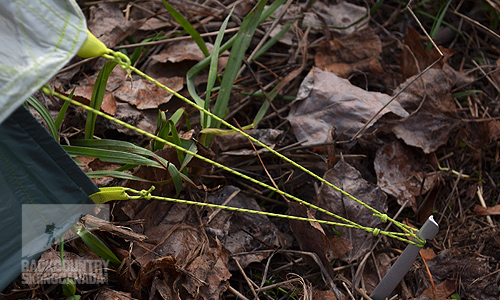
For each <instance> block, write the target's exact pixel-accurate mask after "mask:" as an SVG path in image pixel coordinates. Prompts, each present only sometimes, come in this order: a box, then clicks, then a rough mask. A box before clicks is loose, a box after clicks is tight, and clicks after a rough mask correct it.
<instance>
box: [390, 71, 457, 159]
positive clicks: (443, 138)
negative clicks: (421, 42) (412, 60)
mask: <svg viewBox="0 0 500 300" xmlns="http://www.w3.org/2000/svg"><path fill="white" fill-rule="evenodd" d="M412 79H413V77H412V78H408V80H406V81H405V82H403V83H402V84H401V85H400V87H399V88H398V89H397V90H396V91H394V94H396V93H398V92H399V89H402V88H404V87H405V86H406V85H407V84H408V83H409V82H410V81H411V80H412ZM396 101H397V102H399V103H400V104H401V106H402V107H404V109H406V111H408V112H410V114H412V115H410V116H409V117H408V118H406V119H404V120H403V121H400V122H399V123H398V124H396V125H395V126H394V127H393V128H392V131H393V132H394V133H395V134H396V136H397V137H398V138H400V139H402V140H404V142H405V143H406V144H407V145H410V146H414V147H419V148H421V149H422V150H424V152H425V153H426V154H428V153H431V152H434V151H436V150H437V149H438V148H439V147H440V146H442V145H444V144H445V143H446V142H447V141H448V138H449V137H450V134H451V132H452V131H453V130H454V129H455V128H457V126H458V125H459V124H460V121H459V118H458V113H457V109H456V107H455V102H454V100H453V93H452V92H451V83H450V81H449V80H448V76H447V75H446V73H445V72H444V71H443V70H435V69H431V70H429V71H427V72H426V73H424V74H423V75H422V76H421V77H420V79H419V80H417V81H415V82H414V83H413V84H412V85H410V86H409V87H408V88H407V89H406V90H405V91H404V92H402V93H401V94H400V95H399V97H398V98H396Z"/></svg>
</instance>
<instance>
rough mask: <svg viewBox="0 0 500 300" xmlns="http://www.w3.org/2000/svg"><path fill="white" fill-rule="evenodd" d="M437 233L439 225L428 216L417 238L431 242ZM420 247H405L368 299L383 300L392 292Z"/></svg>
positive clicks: (410, 245) (411, 245)
mask: <svg viewBox="0 0 500 300" xmlns="http://www.w3.org/2000/svg"><path fill="white" fill-rule="evenodd" d="M438 231H439V225H438V224H437V223H436V221H434V218H433V216H430V217H429V219H427V221H425V223H424V225H422V227H421V228H420V230H419V231H418V233H417V236H418V237H419V238H420V239H422V240H432V239H433V238H434V237H435V236H436V234H437V233H438ZM420 249H422V248H421V247H419V246H417V245H413V244H409V245H408V246H406V249H405V250H404V251H403V253H402V254H401V256H399V258H398V260H397V261H396V263H395V264H394V265H393V266H392V268H391V269H390V270H389V272H387V274H386V275H385V276H384V278H382V281H380V283H379V284H378V285H377V287H376V288H375V290H374V291H373V293H372V294H371V295H370V297H371V298H372V299H373V300H384V299H385V298H387V297H389V295H390V294H391V293H392V291H394V289H395V288H396V286H397V285H398V284H399V282H400V281H401V280H402V279H403V277H404V276H405V275H406V273H407V272H408V271H409V270H410V268H411V266H412V265H413V262H414V261H415V259H416V258H417V255H418V252H419V251H420Z"/></svg>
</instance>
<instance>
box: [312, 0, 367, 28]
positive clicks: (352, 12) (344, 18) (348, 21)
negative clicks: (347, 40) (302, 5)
mask: <svg viewBox="0 0 500 300" xmlns="http://www.w3.org/2000/svg"><path fill="white" fill-rule="evenodd" d="M312 9H313V10H314V12H307V13H305V16H304V21H303V25H304V26H313V28H314V27H316V28H322V27H323V26H325V24H326V25H327V26H328V27H330V28H331V30H332V31H335V32H338V33H340V34H342V35H346V34H350V33H353V32H355V31H358V30H361V29H363V28H366V27H367V26H368V22H369V18H365V19H363V20H361V21H360V22H359V23H357V24H355V25H353V23H355V22H356V21H358V20H360V19H361V18H363V17H365V16H366V15H367V14H368V11H367V9H366V7H363V6H358V5H355V4H352V3H349V2H346V1H344V2H339V3H335V4H334V3H328V4H325V3H323V2H320V1H316V2H315V3H314V5H313V7H312ZM351 25H352V26H351Z"/></svg>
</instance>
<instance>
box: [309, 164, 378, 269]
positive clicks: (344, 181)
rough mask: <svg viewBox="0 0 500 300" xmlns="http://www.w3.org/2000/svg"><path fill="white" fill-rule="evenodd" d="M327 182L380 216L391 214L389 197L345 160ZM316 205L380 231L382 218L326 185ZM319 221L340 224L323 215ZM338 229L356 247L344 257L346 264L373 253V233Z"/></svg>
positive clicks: (330, 171)
mask: <svg viewBox="0 0 500 300" xmlns="http://www.w3.org/2000/svg"><path fill="white" fill-rule="evenodd" d="M323 178H324V179H325V180H326V181H328V182H331V183H332V184H333V185H335V186H337V187H339V188H341V189H343V190H344V191H346V192H347V193H349V194H351V195H353V196H354V197H356V198H357V199H359V200H361V201H363V202H364V203H366V204H368V205H370V206H371V207H373V208H375V209H376V210H378V211H379V212H382V213H385V212H386V211H387V203H386V198H387V196H386V195H385V194H384V192H382V190H381V189H380V188H379V187H377V186H376V185H374V184H372V183H370V182H368V181H366V180H364V179H363V178H362V177H361V173H360V172H359V171H358V170H356V169H355V168H353V167H352V166H350V165H349V164H348V163H346V162H344V161H343V160H341V161H339V162H338V163H337V164H336V165H335V167H333V168H332V169H330V170H328V171H327V172H326V173H325V175H324V176H323ZM316 205H318V206H319V207H322V208H324V209H326V210H328V211H330V212H332V213H334V214H337V215H339V216H342V217H344V218H346V219H349V220H351V221H353V222H356V223H358V224H360V225H363V226H369V227H377V225H379V224H380V223H381V221H380V219H379V218H376V217H374V216H373V212H372V211H370V210H368V209H367V208H365V207H364V206H362V205H361V204H359V203H357V202H355V201H354V200H352V199H350V198H348V197H347V196H344V195H343V194H341V193H340V192H337V191H336V190H334V189H333V188H331V187H329V186H327V185H325V184H324V183H323V184H321V188H320V191H319V194H318V197H317V199H316ZM317 217H318V218H319V219H325V220H331V221H337V222H338V221H339V220H338V219H336V218H334V217H332V216H328V215H326V214H323V213H320V214H319V215H317ZM335 229H336V230H338V231H339V232H340V233H341V234H342V237H344V238H346V239H348V240H349V241H350V242H351V243H352V247H353V250H352V251H351V252H349V253H348V254H347V255H346V256H345V257H344V258H345V259H346V260H348V261H352V260H355V259H358V258H360V257H362V256H364V255H365V254H366V253H367V251H369V250H370V248H371V246H372V243H373V237H372V234H371V233H368V232H365V231H361V230H358V229H349V228H346V227H343V226H342V227H341V226H338V227H336V228H335Z"/></svg>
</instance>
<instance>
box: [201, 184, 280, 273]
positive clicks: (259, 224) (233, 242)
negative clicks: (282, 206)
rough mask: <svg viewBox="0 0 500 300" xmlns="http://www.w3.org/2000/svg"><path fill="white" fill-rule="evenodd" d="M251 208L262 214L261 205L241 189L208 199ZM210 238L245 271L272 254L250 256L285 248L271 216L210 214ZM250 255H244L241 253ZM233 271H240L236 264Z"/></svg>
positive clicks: (225, 190) (231, 266)
mask: <svg viewBox="0 0 500 300" xmlns="http://www.w3.org/2000/svg"><path fill="white" fill-rule="evenodd" d="M230 197H231V199H230V201H229V202H228V203H227V204H226V205H228V206H233V207H239V208H247V209H253V210H258V211H260V210H261V208H260V206H259V205H258V203H257V201H256V200H255V199H254V198H252V197H249V196H247V195H245V194H243V193H240V189H239V188H237V187H235V186H232V185H227V186H225V187H223V188H221V189H220V190H218V191H217V192H215V193H212V194H210V195H209V196H208V199H207V201H208V202H210V203H214V204H219V205H221V204H224V203H225V202H226V200H228V199H229V198H230ZM205 214H206V216H205V217H204V219H206V220H207V221H206V222H207V223H206V225H205V231H206V232H207V234H209V235H211V236H213V237H214V238H217V239H218V240H220V241H222V244H223V245H224V247H225V248H226V249H227V250H228V251H229V253H231V255H233V257H234V259H236V260H238V262H239V264H240V265H241V266H242V267H243V268H245V267H246V266H248V265H249V264H251V263H253V262H260V261H262V260H263V259H266V258H267V257H268V256H269V253H259V252H256V253H248V252H252V251H256V250H259V249H270V248H282V247H284V246H285V245H284V244H282V243H280V240H281V239H280V236H279V231H278V229H277V228H276V225H274V224H273V223H272V222H271V221H270V220H269V218H268V217H267V216H262V215H255V214H249V213H242V212H231V211H226V210H219V211H218V210H213V209H207V210H206V213H205ZM243 252H245V253H246V254H243V255H241V254H240V253H243ZM229 269H230V270H238V268H237V266H236V265H234V263H233V262H230V264H229Z"/></svg>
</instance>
